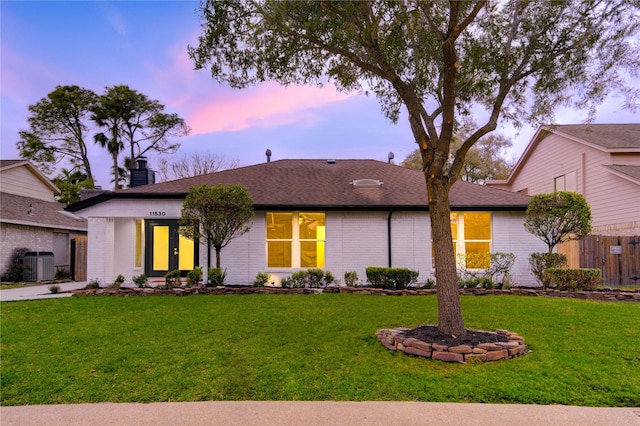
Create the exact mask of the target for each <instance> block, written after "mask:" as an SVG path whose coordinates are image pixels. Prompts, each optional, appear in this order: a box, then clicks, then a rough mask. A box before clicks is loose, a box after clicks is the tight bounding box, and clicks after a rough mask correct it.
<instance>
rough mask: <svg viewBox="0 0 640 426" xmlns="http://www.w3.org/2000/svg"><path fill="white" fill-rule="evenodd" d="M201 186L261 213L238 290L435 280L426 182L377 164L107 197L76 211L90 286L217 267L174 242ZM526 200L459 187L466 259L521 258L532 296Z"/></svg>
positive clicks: (240, 268)
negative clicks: (235, 190) (410, 273)
mask: <svg viewBox="0 0 640 426" xmlns="http://www.w3.org/2000/svg"><path fill="white" fill-rule="evenodd" d="M203 184H209V185H227V184H240V185H243V186H245V187H246V188H247V190H248V192H249V194H250V196H251V198H252V199H253V202H254V210H255V216H254V218H253V224H252V228H251V230H250V231H249V232H248V233H246V234H244V235H243V236H241V237H239V238H236V239H234V240H232V241H231V243H230V244H229V245H228V246H227V247H225V248H224V249H223V250H222V252H221V266H222V267H223V268H226V270H227V282H228V283H230V284H242V285H249V284H251V283H252V282H253V280H254V279H255V277H256V275H257V274H258V273H260V272H267V273H269V274H270V276H271V279H270V281H271V282H275V283H276V284H277V283H279V281H280V279H281V278H283V277H285V276H288V275H290V274H291V273H292V272H294V271H296V270H299V269H301V268H323V269H325V270H329V271H331V272H332V273H333V274H334V276H335V277H336V278H338V279H341V278H342V277H343V275H344V272H345V271H356V272H357V274H358V276H359V277H360V279H361V280H362V281H364V280H365V277H366V274H365V269H366V268H367V267H368V266H392V267H406V268H411V269H414V270H417V271H419V272H420V280H421V281H424V280H426V279H427V278H429V277H432V276H433V274H434V269H433V262H432V249H431V241H430V235H431V230H430V223H429V206H428V201H427V193H426V185H425V182H424V176H423V174H422V173H421V172H420V171H416V170H410V169H407V168H403V167H400V166H396V165H393V164H387V163H383V162H379V161H374V160H328V161H327V160H279V161H273V162H271V161H268V162H266V163H262V164H257V165H253V166H248V167H241V168H237V169H231V170H225V171H221V172H217V173H212V174H207V175H201V176H196V177H191V178H185V179H179V180H175V181H170V182H164V183H158V184H151V185H143V186H138V187H133V188H130V189H125V190H118V191H113V192H105V193H102V194H99V195H97V196H94V197H92V198H88V199H85V200H83V201H80V202H78V203H76V204H74V205H71V206H69V207H68V210H69V211H72V212H74V213H75V214H78V215H80V216H83V217H86V218H87V219H88V221H89V255H88V256H89V258H90V259H91V262H90V264H89V278H90V279H93V278H97V279H100V280H101V281H102V282H103V283H107V282H111V281H113V280H114V278H115V277H116V276H117V275H118V274H122V275H124V276H125V277H127V279H128V278H129V277H131V276H133V275H139V274H142V273H145V274H146V275H147V276H150V277H161V276H163V275H164V274H165V273H166V272H167V271H169V270H173V269H180V270H182V271H188V270H190V269H192V268H193V267H194V266H195V265H202V264H204V261H205V260H207V261H208V259H210V256H211V255H210V253H211V252H210V251H209V252H208V253H209V255H208V257H207V258H205V256H207V249H206V247H205V246H204V242H200V243H194V242H193V241H190V240H187V239H186V238H184V237H182V236H180V235H179V234H178V232H177V230H178V218H179V217H180V209H181V206H182V202H183V200H184V198H185V196H186V194H187V191H188V190H189V188H191V187H193V186H199V185H203ZM528 200H529V197H528V196H526V195H523V194H517V193H512V192H507V191H503V190H499V189H495V188H489V187H485V186H480V185H475V184H471V183H467V182H458V183H456V184H455V185H454V186H453V188H452V190H451V207H452V210H453V213H452V224H453V226H452V228H453V229H454V230H455V231H456V236H455V237H454V239H455V240H456V241H455V244H456V248H457V251H458V252H510V253H514V254H516V255H517V256H518V259H517V260H516V264H515V266H514V269H513V276H514V278H515V281H516V282H517V283H518V284H519V285H527V286H529V285H535V279H534V278H533V276H532V275H531V273H530V271H529V266H528V257H529V252H530V251H542V250H544V246H543V244H542V243H541V242H540V241H539V240H537V239H536V238H535V237H533V236H532V235H531V234H529V233H527V232H526V231H525V230H524V227H523V221H524V211H525V210H526V208H527V204H528ZM207 264H209V265H210V264H211V262H210V261H208V263H207Z"/></svg>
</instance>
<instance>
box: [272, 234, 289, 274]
mask: <svg viewBox="0 0 640 426" xmlns="http://www.w3.org/2000/svg"><path fill="white" fill-rule="evenodd" d="M267 267H269V268H291V241H268V242H267Z"/></svg>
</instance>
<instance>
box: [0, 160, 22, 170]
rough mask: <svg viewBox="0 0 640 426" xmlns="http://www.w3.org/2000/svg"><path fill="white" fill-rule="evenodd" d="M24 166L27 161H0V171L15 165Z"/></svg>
mask: <svg viewBox="0 0 640 426" xmlns="http://www.w3.org/2000/svg"><path fill="white" fill-rule="evenodd" d="M22 163H24V164H26V163H28V161H27V160H0V169H4V168H5V167H11V166H14V165H16V164H22Z"/></svg>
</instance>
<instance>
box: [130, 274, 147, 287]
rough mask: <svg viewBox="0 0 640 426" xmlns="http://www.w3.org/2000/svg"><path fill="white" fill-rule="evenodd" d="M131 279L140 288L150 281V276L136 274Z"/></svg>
mask: <svg viewBox="0 0 640 426" xmlns="http://www.w3.org/2000/svg"><path fill="white" fill-rule="evenodd" d="M131 281H133V283H134V284H135V285H137V286H138V287H139V288H144V287H146V286H147V284H148V283H149V278H147V276H146V275H145V274H140V275H135V276H133V277H131Z"/></svg>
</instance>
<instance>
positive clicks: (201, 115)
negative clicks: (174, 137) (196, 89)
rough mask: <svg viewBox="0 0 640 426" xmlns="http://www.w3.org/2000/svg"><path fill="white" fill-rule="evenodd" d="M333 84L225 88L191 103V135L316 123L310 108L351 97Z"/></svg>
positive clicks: (188, 114) (189, 119)
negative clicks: (323, 85) (221, 92)
mask: <svg viewBox="0 0 640 426" xmlns="http://www.w3.org/2000/svg"><path fill="white" fill-rule="evenodd" d="M351 96H353V94H344V93H340V92H338V91H337V90H336V88H335V87H334V86H333V85H327V86H325V87H322V88H317V87H310V86H290V87H282V86H280V85H278V84H276V83H265V84H263V85H261V86H259V87H257V88H253V89H246V90H244V91H238V90H232V89H228V90H225V91H224V93H223V96H215V97H214V96H212V98H210V99H208V100H201V101H199V102H197V103H196V104H193V105H190V106H189V111H188V113H187V116H186V120H187V123H189V125H190V126H191V128H192V135H197V134H203V133H211V132H220V131H240V130H244V129H247V128H251V127H261V128H274V127H279V126H283V125H291V124H299V125H305V126H309V125H313V124H314V123H316V122H318V121H319V120H320V118H319V116H318V115H317V114H314V113H313V112H312V111H311V110H312V109H314V108H319V107H322V106H324V105H328V104H331V103H333V102H339V101H343V100H346V99H348V98H349V97H351Z"/></svg>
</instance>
